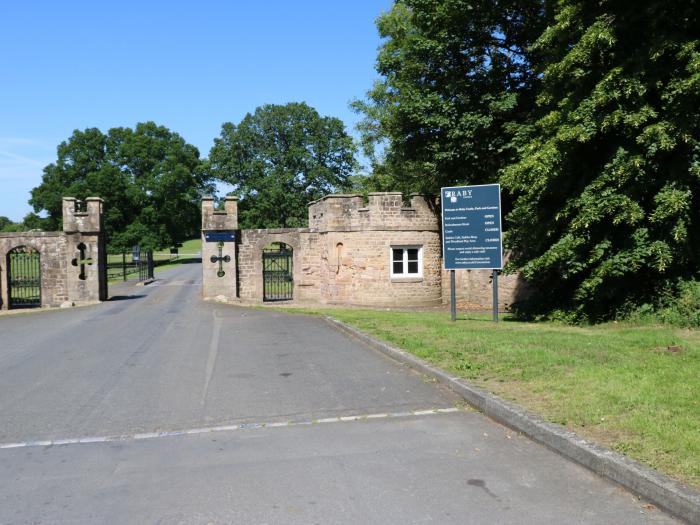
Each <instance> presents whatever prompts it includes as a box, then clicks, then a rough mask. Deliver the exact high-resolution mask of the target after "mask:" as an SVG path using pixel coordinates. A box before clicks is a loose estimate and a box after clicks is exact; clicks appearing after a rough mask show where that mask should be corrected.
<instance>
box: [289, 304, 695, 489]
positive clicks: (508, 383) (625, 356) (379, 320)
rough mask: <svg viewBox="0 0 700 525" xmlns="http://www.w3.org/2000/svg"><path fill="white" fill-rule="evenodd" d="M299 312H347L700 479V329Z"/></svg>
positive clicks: (488, 384) (474, 377) (577, 425)
mask: <svg viewBox="0 0 700 525" xmlns="http://www.w3.org/2000/svg"><path fill="white" fill-rule="evenodd" d="M285 311H290V310H289V309H285ZM293 311H298V312H303V313H310V314H316V315H330V316H332V317H335V318H336V319H340V320H342V321H345V322H347V323H349V324H351V325H353V326H355V327H357V328H359V329H361V330H364V331H366V332H368V333H370V334H373V335H375V336H377V337H379V338H380V339H383V340H385V341H387V342H389V343H391V344H393V345H396V346H398V347H401V348H403V349H405V350H407V351H409V352H412V353H413V354H415V355H417V356H419V357H421V358H423V359H425V360H427V361H429V362H431V363H434V364H436V365H438V366H440V367H441V368H443V369H445V370H449V371H450V372H452V373H454V374H455V375H458V376H460V377H464V378H466V379H469V380H470V381H471V382H473V383H474V384H477V385H479V386H481V387H483V388H485V389H487V390H489V391H491V392H494V393H495V394H498V395H500V396H502V397H504V398H507V399H510V400H512V401H514V402H516V403H518V404H520V405H521V406H525V407H527V408H529V409H531V410H533V411H535V412H538V413H539V414H541V415H543V416H544V417H545V418H547V419H548V420H549V421H552V422H555V423H559V424H561V425H564V426H566V427H568V428H570V429H571V430H574V431H576V432H578V433H579V434H581V435H583V436H586V437H588V438H592V439H594V440H596V441H597V442H599V443H601V444H604V445H606V446H608V447H611V448H613V449H615V450H617V451H620V452H622V453H624V454H627V455H629V456H630V457H633V458H635V459H637V460H639V461H641V462H644V463H646V464H648V465H650V466H652V467H654V468H656V469H659V470H661V471H663V472H666V473H667V474H669V475H671V476H673V477H675V478H677V479H680V480H681V481H684V482H686V483H688V484H690V485H693V486H695V487H700V332H697V331H691V330H683V329H675V328H671V327H666V326H652V325H644V326H640V325H634V324H625V323H610V324H603V325H597V326H590V327H573V326H568V325H560V324H555V323H524V322H518V321H515V320H514V319H513V318H511V317H508V316H506V317H505V318H504V319H503V321H502V322H500V323H498V324H494V323H492V322H490V321H489V320H488V316H486V315H483V316H482V315H478V314H464V315H460V316H459V318H458V320H457V322H454V323H452V322H450V320H449V314H448V313H444V312H397V311H374V310H355V309H335V308H334V309H294V310H293ZM669 347H671V349H672V350H676V351H669V350H668V348H669Z"/></svg>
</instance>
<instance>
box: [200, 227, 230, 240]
mask: <svg viewBox="0 0 700 525" xmlns="http://www.w3.org/2000/svg"><path fill="white" fill-rule="evenodd" d="M204 240H205V241H206V242H234V241H235V240H236V232H235V231H232V230H218V231H209V232H204Z"/></svg>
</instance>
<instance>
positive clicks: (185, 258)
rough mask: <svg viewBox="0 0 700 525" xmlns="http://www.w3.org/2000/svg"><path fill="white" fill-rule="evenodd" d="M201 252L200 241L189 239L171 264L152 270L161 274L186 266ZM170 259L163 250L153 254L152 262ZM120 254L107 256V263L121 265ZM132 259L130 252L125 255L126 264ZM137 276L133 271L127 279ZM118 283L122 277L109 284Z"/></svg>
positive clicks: (167, 253) (168, 250)
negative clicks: (182, 265)
mask: <svg viewBox="0 0 700 525" xmlns="http://www.w3.org/2000/svg"><path fill="white" fill-rule="evenodd" d="M201 250H202V239H199V238H197V239H189V240H187V241H185V242H183V243H182V246H181V247H180V248H179V250H178V256H177V258H176V259H174V260H173V261H172V262H170V263H168V264H161V265H159V266H156V267H155V268H154V272H156V273H157V272H162V271H164V270H169V269H171V268H175V267H177V266H180V265H181V264H188V263H190V262H192V260H193V259H196V258H198V257H199V256H200V255H201ZM170 258H171V255H170V249H164V250H159V251H156V252H153V260H154V261H162V260H168V259H170ZM122 260H123V259H122V254H108V255H107V262H109V263H121V262H122ZM131 261H132V258H131V252H129V253H127V254H126V262H127V263H131ZM136 276H138V270H134V271H131V272H129V273H128V275H127V278H133V277H136ZM119 281H123V277H121V276H120V277H117V278H113V279H110V280H109V282H110V283H117V282H119Z"/></svg>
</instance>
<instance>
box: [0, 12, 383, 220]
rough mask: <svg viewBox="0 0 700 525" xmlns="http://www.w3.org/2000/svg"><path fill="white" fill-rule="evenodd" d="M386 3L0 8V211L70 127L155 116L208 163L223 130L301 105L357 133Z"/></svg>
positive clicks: (23, 198) (12, 207)
mask: <svg viewBox="0 0 700 525" xmlns="http://www.w3.org/2000/svg"><path fill="white" fill-rule="evenodd" d="M391 3H392V2H391V0H353V1H352V2H335V1H328V0H325V1H315V0H314V1H305V0H300V1H298V2H290V1H289V0H287V1H282V0H279V1H278V0H274V1H260V2H241V1H230V2H224V1H221V2H213V1H199V2H178V1H170V2H160V1H145V0H143V1H142V2H131V1H122V2H109V3H107V2H96V1H94V0H92V1H90V2H77V1H75V2H72V1H67V2H53V1H51V2H49V1H47V2H34V1H31V0H27V1H25V2H20V1H6V2H3V3H2V4H1V5H0V215H5V216H7V217H10V218H11V219H13V220H20V219H21V218H22V217H23V216H24V215H25V214H26V213H27V212H29V211H31V207H30V206H29V205H28V204H27V199H28V198H29V191H30V190H31V188H33V187H34V186H36V185H37V184H39V183H40V181H41V174H42V168H43V167H44V166H45V165H46V164H48V163H50V162H53V161H54V160H55V155H56V146H57V145H58V144H59V143H60V142H61V141H63V140H66V139H67V138H68V137H69V136H70V135H71V133H72V132H73V130H74V129H84V128H87V127H98V128H100V129H102V130H103V131H106V130H107V129H109V128H111V127H115V126H133V125H135V124H136V123H137V122H143V121H148V120H153V121H155V122H157V123H158V124H161V125H165V126H167V127H169V128H170V129H171V130H173V131H176V132H178V133H179V134H180V135H182V136H183V137H184V138H185V140H187V141H188V142H190V143H192V144H194V145H195V146H197V147H198V148H199V150H200V154H201V155H202V156H206V155H207V154H208V152H209V149H210V147H211V145H212V142H213V139H214V137H216V136H218V134H219V131H220V127H221V124H222V123H223V122H226V121H230V122H238V121H239V120H240V119H241V118H242V117H243V116H244V115H245V114H246V113H247V112H251V111H253V110H254V109H255V108H256V107H257V106H259V105H261V104H265V103H277V104H282V103H286V102H289V101H306V102H307V103H308V104H310V105H312V106H314V107H315V108H316V109H318V111H319V112H320V113H321V114H323V115H332V116H336V117H339V118H341V119H342V120H343V121H344V122H345V123H346V126H347V127H348V130H349V131H352V132H353V133H355V132H354V129H353V126H354V124H355V123H356V122H357V120H358V117H357V115H355V114H353V113H352V112H351V111H350V110H349V109H348V102H349V101H350V100H352V99H353V98H356V97H361V96H363V95H364V93H365V91H367V89H369V88H370V86H371V84H372V82H373V81H374V79H375V78H376V76H377V75H376V72H375V71H374V62H375V58H376V51H377V47H378V46H379V43H380V42H379V37H378V35H377V31H376V27H375V25H374V21H375V19H376V17H377V16H378V15H379V14H381V12H382V11H386V10H388V9H389V7H390V6H391Z"/></svg>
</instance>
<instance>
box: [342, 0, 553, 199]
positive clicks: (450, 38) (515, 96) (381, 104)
mask: <svg viewBox="0 0 700 525" xmlns="http://www.w3.org/2000/svg"><path fill="white" fill-rule="evenodd" d="M545 24H546V16H545V10H544V4H543V2H542V1H541V0H497V1H494V0H398V1H396V2H395V4H394V5H393V7H392V8H391V10H390V11H388V12H387V13H384V14H383V15H381V16H380V17H379V18H378V20H377V27H378V29H379V33H380V36H381V37H382V38H383V39H384V42H383V44H382V46H381V47H380V49H379V53H378V56H377V63H376V68H377V71H378V72H379V73H380V75H381V78H380V79H379V80H377V81H376V83H375V84H374V87H373V88H372V89H371V90H370V91H369V92H368V93H367V97H366V99H365V100H361V101H355V102H354V103H353V106H354V107H355V109H356V110H357V111H359V112H360V113H362V114H363V115H364V117H365V118H364V120H363V121H362V122H361V123H360V125H359V128H360V131H361V133H362V143H363V147H364V149H365V153H366V154H367V155H368V156H369V158H370V159H371V160H372V164H373V166H372V168H373V173H372V175H371V177H370V180H369V181H368V184H369V186H370V187H372V188H376V189H386V190H389V189H400V190H403V191H404V192H409V191H424V192H431V193H438V192H439V189H440V187H441V186H445V185H451V184H456V183H484V182H495V181H496V180H497V177H498V173H499V170H500V169H501V168H502V167H503V166H505V165H507V164H508V163H510V162H512V161H513V160H514V158H515V156H514V155H515V151H516V149H515V141H516V133H517V131H518V130H519V129H520V128H521V127H522V126H523V125H525V124H526V123H527V122H528V121H529V116H530V113H531V111H532V108H533V107H534V98H535V93H536V89H537V87H538V85H539V76H538V74H537V72H536V70H535V69H534V67H533V62H534V61H536V59H537V56H538V53H537V52H536V51H534V50H532V49H531V47H530V46H531V44H532V43H533V42H534V41H535V40H536V39H537V37H538V36H539V35H540V33H541V32H542V31H543V29H544V27H545Z"/></svg>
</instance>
